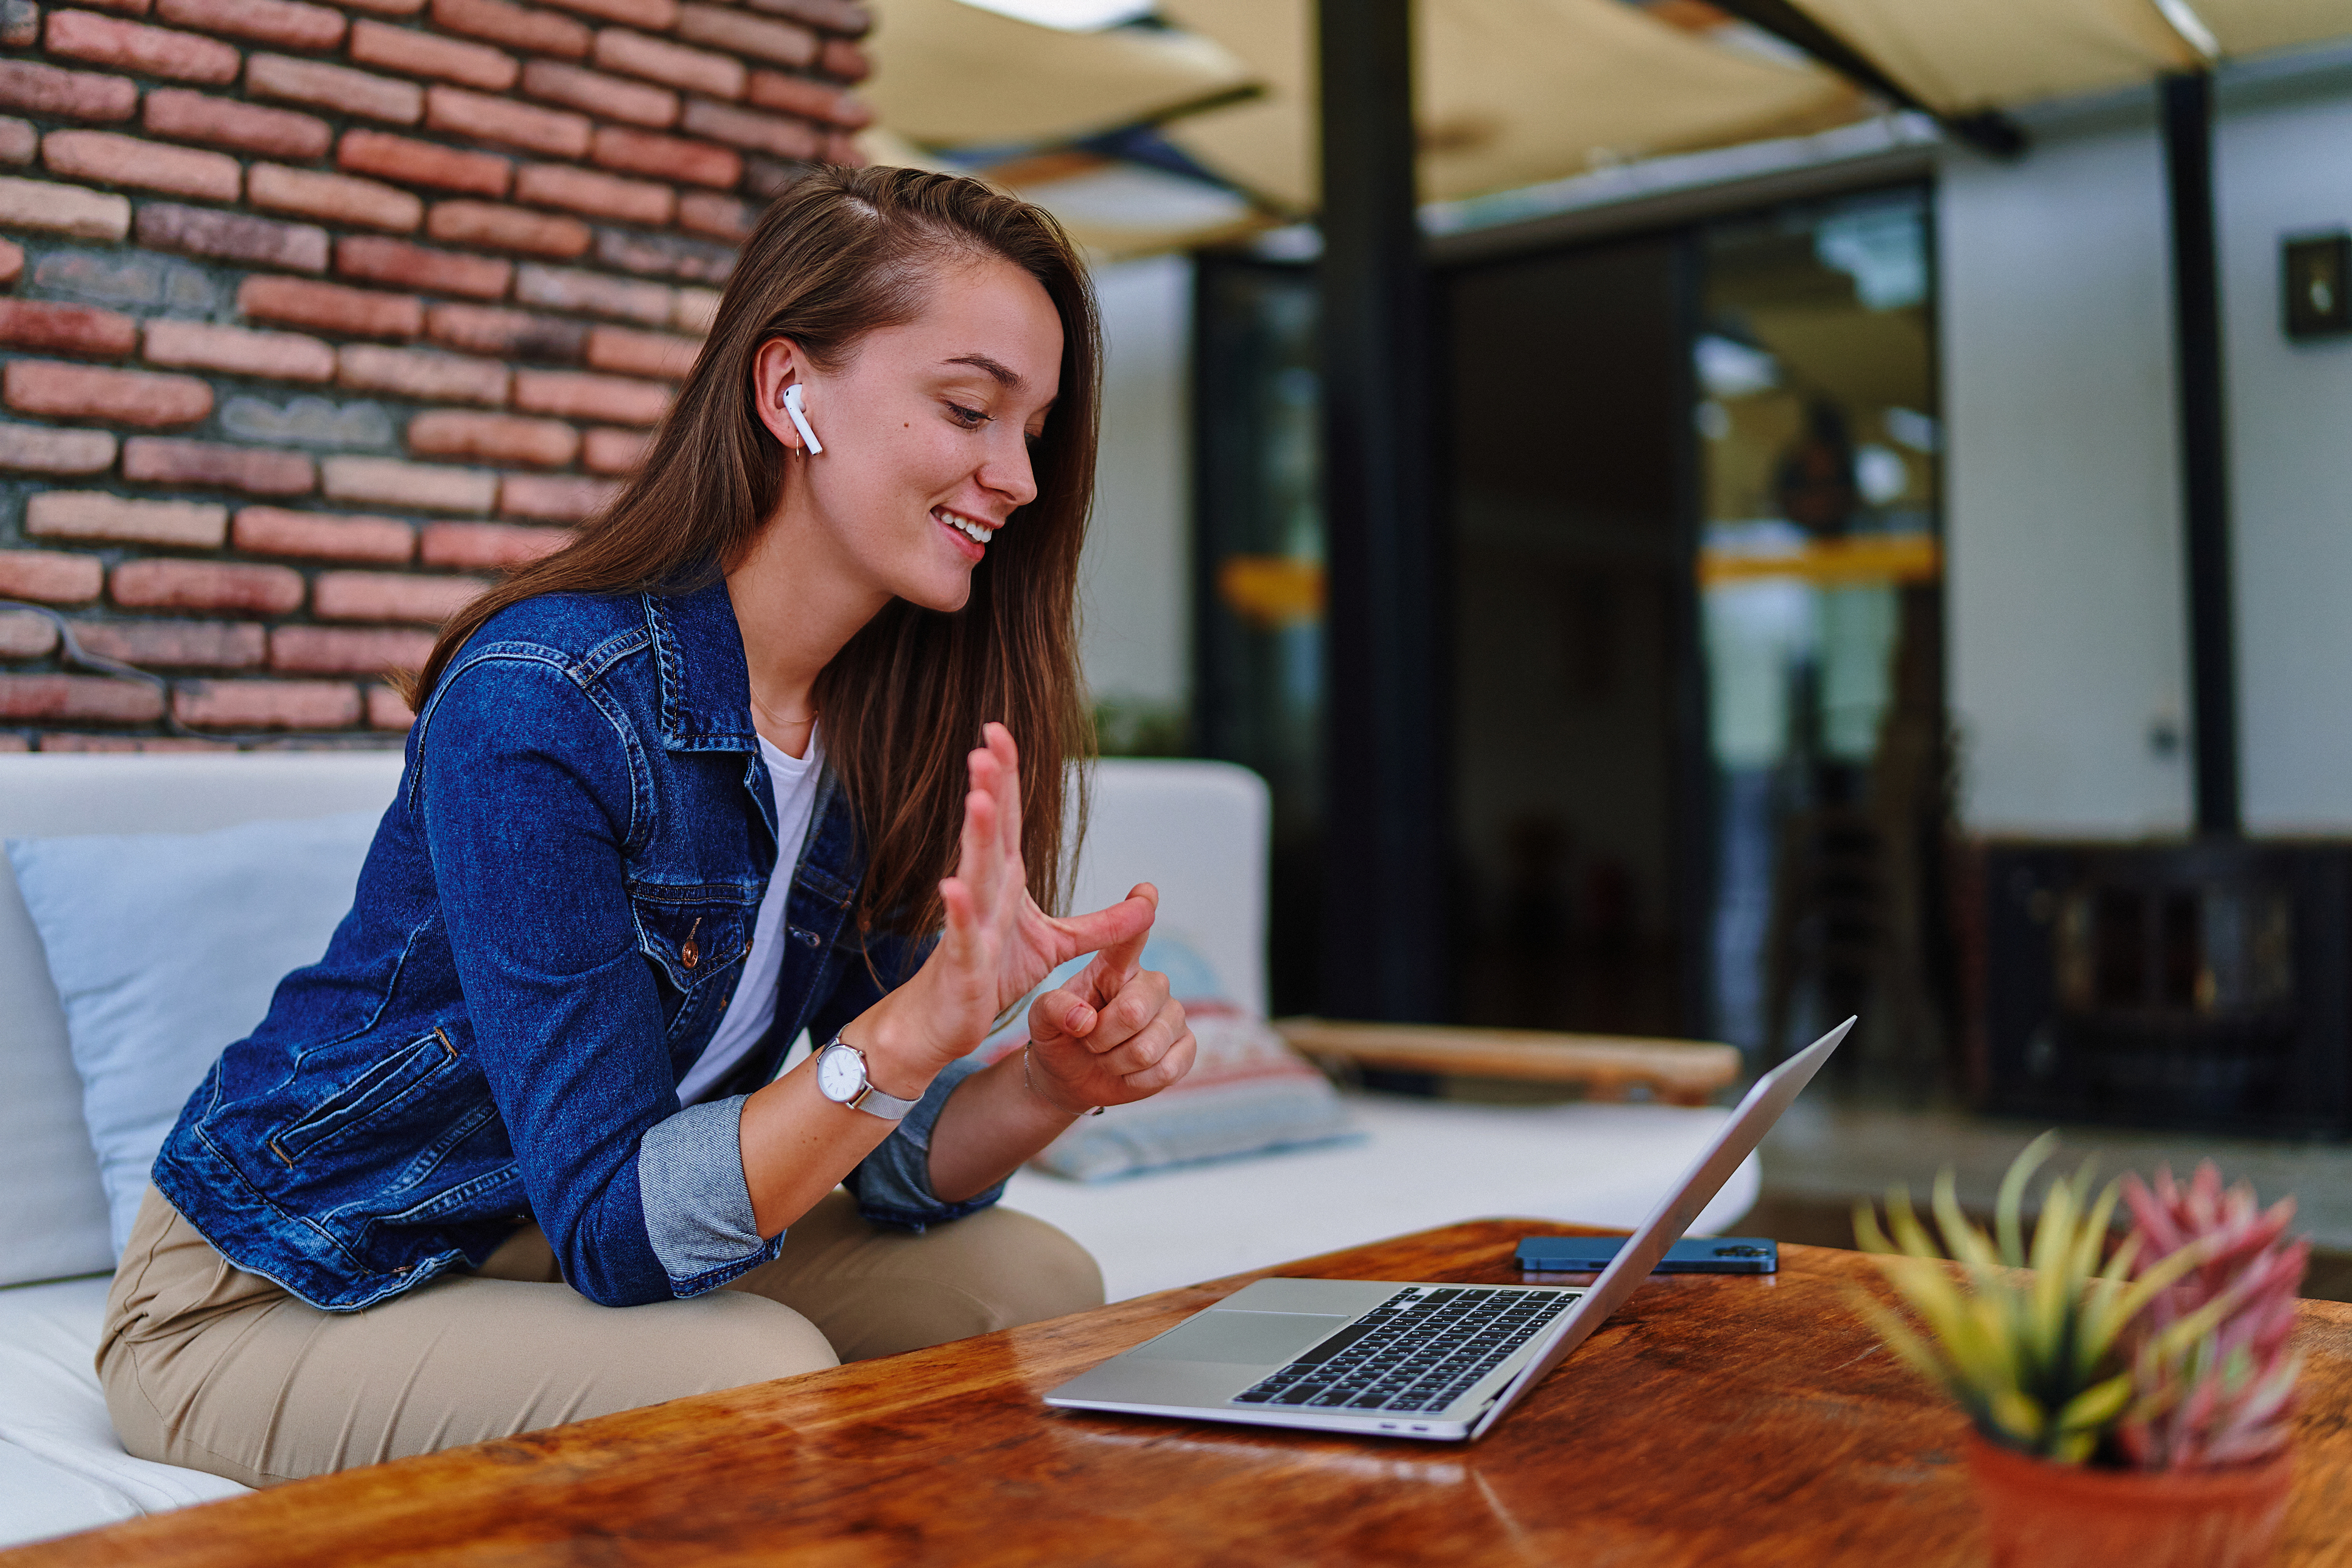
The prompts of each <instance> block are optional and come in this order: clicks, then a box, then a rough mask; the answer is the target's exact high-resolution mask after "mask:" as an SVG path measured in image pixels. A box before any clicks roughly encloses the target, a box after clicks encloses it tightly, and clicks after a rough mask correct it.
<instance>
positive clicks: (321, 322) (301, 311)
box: [236, 278, 425, 338]
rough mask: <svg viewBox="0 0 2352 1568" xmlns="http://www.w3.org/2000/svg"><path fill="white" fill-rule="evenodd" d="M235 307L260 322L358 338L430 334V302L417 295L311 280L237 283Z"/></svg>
mask: <svg viewBox="0 0 2352 1568" xmlns="http://www.w3.org/2000/svg"><path fill="white" fill-rule="evenodd" d="M236 308H237V310H238V312H239V313H240V314H242V315H246V316H250V317H252V318H254V319H255V320H257V321H284V322H286V323H288V324H289V325H291V326H297V327H322V328H325V329H327V330H328V331H336V332H343V333H348V334H349V335H351V336H352V337H356V338H413V337H415V336H416V335H417V334H418V333H419V332H421V331H424V330H425V302H424V301H423V300H419V299H418V298H417V297H416V296H415V295H414V294H386V293H383V292H380V291H379V290H377V289H346V288H344V287H343V286H342V285H341V284H340V283H313V282H311V281H310V279H307V278H248V279H246V280H245V281H244V282H243V283H240V284H238V285H237V289H236Z"/></svg>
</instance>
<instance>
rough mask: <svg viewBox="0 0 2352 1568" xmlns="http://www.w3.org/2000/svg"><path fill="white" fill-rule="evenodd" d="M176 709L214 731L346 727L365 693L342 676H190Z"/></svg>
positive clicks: (357, 715) (177, 694)
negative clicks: (298, 677) (255, 678)
mask: <svg viewBox="0 0 2352 1568" xmlns="http://www.w3.org/2000/svg"><path fill="white" fill-rule="evenodd" d="M172 712H173V716H174V717H176V718H177V719H178V720H179V721H180V722H181V723H183V724H190V725H202V726H209V727H210V728H213V729H215V730H341V729H344V728H346V727H348V726H350V725H352V724H356V723H358V722H359V721H360V693H359V688H357V687H355V686H352V685H349V684H347V683H345V682H343V681H340V680H190V681H184V682H183V683H182V684H181V686H180V688H179V689H178V690H176V691H174V692H173V694H172Z"/></svg>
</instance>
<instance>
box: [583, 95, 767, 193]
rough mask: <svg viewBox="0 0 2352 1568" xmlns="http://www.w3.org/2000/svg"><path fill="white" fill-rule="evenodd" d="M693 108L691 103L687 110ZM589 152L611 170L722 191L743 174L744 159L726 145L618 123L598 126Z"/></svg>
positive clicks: (689, 110)
mask: <svg viewBox="0 0 2352 1568" xmlns="http://www.w3.org/2000/svg"><path fill="white" fill-rule="evenodd" d="M692 108H693V106H692V105H688V112H691V111H692ZM590 155H591V156H593V158H594V159H595V161H596V162H597V163H602V164H603V165H604V167H606V168H608V169H625V170H627V171H628V172H629V173H630V174H653V175H656V176H664V177H667V178H670V179H675V180H686V181H688V182H690V183H692V184H698V185H716V186H718V187H719V189H721V190H726V189H730V188H731V187H732V186H733V185H734V184H735V182H736V181H738V180H740V179H741V178H742V177H743V160H742V159H740V158H739V157H737V156H736V155H735V154H734V153H730V152H729V151H728V150H727V149H726V148H724V147H714V146H712V145H711V144H710V143H709V142H688V141H684V140H681V139H680V138H678V137H676V136H656V135H655V134H654V133H653V132H649V131H629V130H625V129H624V128H623V127H621V126H618V125H600V126H598V127H597V128H596V142H595V146H594V147H593V149H592V150H591V154H590Z"/></svg>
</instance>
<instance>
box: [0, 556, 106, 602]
mask: <svg viewBox="0 0 2352 1568" xmlns="http://www.w3.org/2000/svg"><path fill="white" fill-rule="evenodd" d="M104 586H106V567H105V566H104V565H103V564H102V563H100V561H99V559H98V557H97V556H95V555H68V554H67V553H65V552H63V551H58V550H0V594H5V595H8V596H9V597H10V598H12V599H37V600H39V601H40V602H41V603H43V604H47V605H78V604H79V603H81V602H82V601H83V600H85V599H95V598H97V597H98V591H99V590H100V588H103V587H104Z"/></svg>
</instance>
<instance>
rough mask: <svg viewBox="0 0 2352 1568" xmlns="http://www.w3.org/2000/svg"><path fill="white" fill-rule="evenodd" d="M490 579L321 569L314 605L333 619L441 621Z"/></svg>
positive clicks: (425, 623) (423, 623) (431, 623)
mask: <svg viewBox="0 0 2352 1568" xmlns="http://www.w3.org/2000/svg"><path fill="white" fill-rule="evenodd" d="M489 585H490V584H488V582H487V581H486V580H484V579H482V578H479V577H421V576H415V575H412V574H408V573H405V572H321V573H320V574H319V580H318V582H317V583H316V584H313V585H312V589H311V609H312V610H313V612H314V613H316V614H317V615H318V616H319V617H320V619H321V620H329V621H411V622H415V623H416V624H417V625H420V626H439V625H440V624H441V623H442V622H443V621H446V620H447V619H448V618H449V617H450V616H454V615H456V614H457V612H458V611H459V610H461V609H463V608H465V607H466V605H467V604H469V603H471V602H472V601H473V600H474V599H475V598H476V597H477V596H478V595H479V594H480V593H481V592H482V590H483V589H485V588H487V587H488V586H489Z"/></svg>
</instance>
